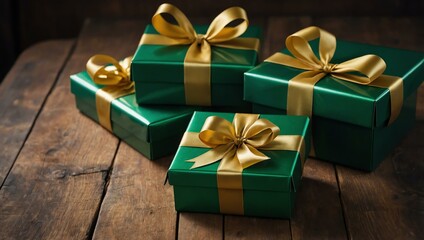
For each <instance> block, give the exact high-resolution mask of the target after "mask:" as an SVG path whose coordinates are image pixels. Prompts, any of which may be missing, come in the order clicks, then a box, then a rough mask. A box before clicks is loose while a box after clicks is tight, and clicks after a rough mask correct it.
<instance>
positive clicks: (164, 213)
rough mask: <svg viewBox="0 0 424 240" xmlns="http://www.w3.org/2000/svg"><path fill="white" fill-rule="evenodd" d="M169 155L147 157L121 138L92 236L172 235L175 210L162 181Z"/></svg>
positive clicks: (168, 186) (171, 237)
mask: <svg viewBox="0 0 424 240" xmlns="http://www.w3.org/2000/svg"><path fill="white" fill-rule="evenodd" d="M171 160H172V157H165V158H162V159H159V160H156V161H151V160H149V159H147V158H145V157H144V156H142V155H141V154H140V153H138V152H136V151H135V150H134V149H132V148H131V147H129V146H128V145H127V144H126V143H123V142H121V144H120V146H119V150H118V153H117V156H116V159H115V162H114V165H113V173H112V175H111V177H110V182H109V186H108V191H107V193H106V196H105V198H104V201H103V203H102V206H101V209H100V214H99V218H98V221H97V225H96V229H95V231H94V239H140V238H143V237H144V238H146V239H173V238H175V234H176V233H175V231H176V227H177V226H176V219H177V213H176V212H175V208H174V202H173V191H172V187H171V186H170V185H168V184H166V185H164V184H163V183H164V180H165V177H166V172H167V170H168V167H169V164H170V163H171Z"/></svg>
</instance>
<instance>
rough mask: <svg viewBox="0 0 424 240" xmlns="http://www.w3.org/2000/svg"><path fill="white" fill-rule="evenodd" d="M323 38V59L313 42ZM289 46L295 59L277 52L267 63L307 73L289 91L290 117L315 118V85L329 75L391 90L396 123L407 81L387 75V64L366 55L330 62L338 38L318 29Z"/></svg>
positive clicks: (294, 38) (294, 80) (289, 40)
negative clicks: (313, 49)
mask: <svg viewBox="0 0 424 240" xmlns="http://www.w3.org/2000/svg"><path fill="white" fill-rule="evenodd" d="M317 38H319V58H318V57H317V56H315V54H314V52H313V51H312V48H311V46H310V45H309V41H312V40H314V39H317ZM286 47H287V49H288V50H289V51H290V53H291V54H292V55H293V56H294V57H292V56H289V55H286V54H283V53H275V54H274V55H272V56H271V57H269V58H268V59H266V60H265V62H271V63H276V64H281V65H284V66H288V67H293V68H298V69H302V70H306V71H304V72H302V73H300V74H298V75H297V76H295V77H294V78H292V79H290V81H289V84H288V92H287V114H290V115H307V116H309V117H311V116H312V106H313V89H314V85H315V84H316V83H317V82H318V81H320V80H321V79H322V78H323V77H325V76H326V75H327V74H329V75H331V76H332V77H334V78H337V79H340V80H343V81H348V82H352V83H356V84H361V85H368V86H373V87H379V88H387V89H388V90H389V92H390V109H391V113H390V118H389V121H388V125H389V124H391V123H392V122H393V121H394V120H396V118H397V116H398V115H399V113H400V111H401V109H402V104H403V80H402V78H400V77H396V76H388V75H383V74H382V73H383V72H384V70H385V69H386V63H385V62H384V60H383V59H381V58H380V57H379V56H376V55H364V56H361V57H357V58H353V59H350V60H347V61H345V62H342V63H338V64H335V63H330V61H331V59H332V58H333V55H334V52H335V51H336V38H335V36H334V35H332V34H330V33H328V32H327V31H325V30H322V29H320V28H318V27H308V28H305V29H302V30H300V31H298V32H296V33H294V34H292V35H290V36H289V37H287V39H286Z"/></svg>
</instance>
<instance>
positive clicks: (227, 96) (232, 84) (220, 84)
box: [131, 25, 261, 106]
mask: <svg viewBox="0 0 424 240" xmlns="http://www.w3.org/2000/svg"><path fill="white" fill-rule="evenodd" d="M194 29H195V30H196V32H198V33H203V34H204V33H205V32H206V30H207V26H199V25H197V26H194ZM260 32H261V31H260V28H258V27H255V26H249V27H248V29H247V30H246V32H245V33H244V34H242V35H241V36H240V37H239V38H259V37H260V36H261V33H260ZM144 33H145V34H159V33H158V32H157V31H156V30H155V28H154V27H153V26H152V25H148V26H147V27H146V29H145V31H144ZM188 49H189V45H173V46H166V45H160V44H157V45H155V44H142V45H140V46H139V47H138V49H137V51H136V53H135V55H134V59H133V61H132V64H131V78H132V79H133V81H134V82H135V87H136V98H137V102H138V103H139V104H176V105H186V99H185V88H184V59H185V56H186V54H187V50H188ZM257 59H258V53H257V52H256V51H255V50H246V49H236V48H224V47H218V46H211V63H210V94H211V104H210V105H211V106H243V105H247V104H248V103H246V102H244V101H243V73H244V72H246V71H248V70H250V69H251V68H253V67H254V66H256V64H257ZM193 105H197V104H193Z"/></svg>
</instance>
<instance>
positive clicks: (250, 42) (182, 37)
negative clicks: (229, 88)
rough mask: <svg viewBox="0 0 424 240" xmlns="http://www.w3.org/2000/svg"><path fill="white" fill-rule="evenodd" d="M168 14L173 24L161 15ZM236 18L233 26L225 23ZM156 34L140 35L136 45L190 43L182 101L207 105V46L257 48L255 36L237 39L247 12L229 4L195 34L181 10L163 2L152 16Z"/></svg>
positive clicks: (208, 51) (209, 54) (209, 94)
mask: <svg viewBox="0 0 424 240" xmlns="http://www.w3.org/2000/svg"><path fill="white" fill-rule="evenodd" d="M164 14H168V15H171V16H172V17H173V18H174V19H175V21H176V23H177V24H174V23H170V22H168V21H167V20H165V18H164V17H163V15H164ZM237 20H239V21H240V22H238V24H237V25H236V26H231V27H230V26H228V25H229V24H231V23H233V22H235V21H237ZM152 24H153V26H154V28H155V29H156V31H157V32H158V33H159V35H158V34H143V36H142V38H141V40H140V45H142V44H151V45H190V46H189V48H188V50H187V53H186V55H185V59H184V90H185V98H186V104H188V105H202V106H210V105H211V93H210V64H211V51H212V50H211V46H212V45H213V46H217V47H225V48H235V49H246V50H256V51H257V50H258V49H259V39H256V38H238V37H239V36H240V35H242V34H243V33H244V32H245V31H246V29H247V27H248V19H247V14H246V12H245V11H244V9H242V8H240V7H231V8H228V9H226V10H225V11H223V12H222V13H221V14H219V15H218V16H217V17H216V18H215V19H214V20H213V21H212V23H211V24H210V25H209V28H208V30H207V32H206V33H205V34H198V33H197V32H196V31H195V29H194V28H193V25H192V24H191V22H190V21H189V20H188V18H187V17H186V16H185V14H184V13H183V12H181V11H180V10H179V9H178V8H177V7H175V6H173V5H171V4H168V3H164V4H162V5H160V6H159V8H158V10H157V11H156V13H155V14H154V15H153V17H152Z"/></svg>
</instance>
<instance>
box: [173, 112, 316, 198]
mask: <svg viewBox="0 0 424 240" xmlns="http://www.w3.org/2000/svg"><path fill="white" fill-rule="evenodd" d="M234 115H235V114H234V113H216V112H195V113H194V114H193V117H192V120H191V122H190V124H189V126H188V128H187V131H189V132H200V131H201V128H202V126H203V123H204V122H205V120H206V118H208V117H209V116H219V117H222V118H224V119H227V120H228V121H232V120H233V117H234ZM260 118H266V119H268V120H269V121H271V122H273V123H274V124H276V125H277V126H278V127H279V128H280V135H302V136H303V137H304V139H305V143H306V151H307V152H309V141H310V136H309V134H310V128H309V118H308V117H304V116H286V115H268V114H261V115H260ZM209 150H210V149H208V148H195V147H182V146H180V147H179V148H178V151H177V153H176V155H175V157H174V160H173V161H172V163H171V166H170V168H169V171H168V177H169V183H170V184H171V185H178V186H198V187H210V188H217V179H216V171H217V169H218V166H219V162H216V163H213V164H210V165H207V166H204V167H200V168H195V169H191V170H190V167H191V166H192V165H193V163H191V162H186V160H188V159H191V158H194V157H196V156H199V155H200V154H202V153H205V152H207V151H209ZM260 151H261V152H263V153H264V154H265V155H267V156H268V157H270V158H271V159H269V160H266V161H263V162H260V163H258V164H255V165H253V166H251V167H249V168H246V169H244V170H243V173H242V175H243V189H251V190H264V191H281V192H291V191H296V189H297V187H298V185H299V183H300V179H301V175H302V166H301V160H300V156H299V154H298V152H296V151H281V150H280V151H264V150H260Z"/></svg>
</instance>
